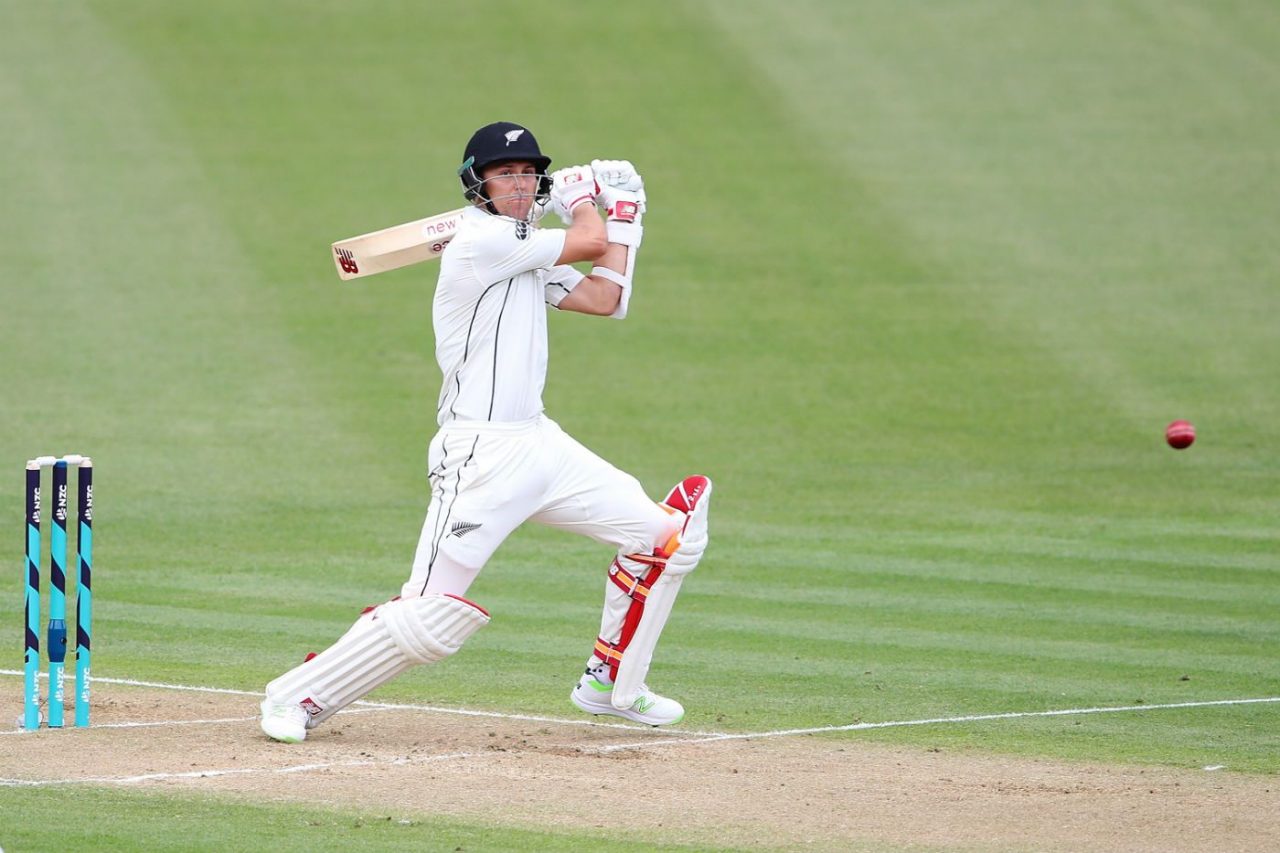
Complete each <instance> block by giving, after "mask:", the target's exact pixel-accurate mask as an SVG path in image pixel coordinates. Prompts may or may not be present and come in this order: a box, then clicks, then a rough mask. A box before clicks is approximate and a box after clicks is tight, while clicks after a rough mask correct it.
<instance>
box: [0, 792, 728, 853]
mask: <svg viewBox="0 0 1280 853" xmlns="http://www.w3.org/2000/svg"><path fill="white" fill-rule="evenodd" d="M2 796H3V798H4V800H3V802H4V803H5V804H6V805H7V806H9V807H11V808H12V809H13V810H14V813H21V814H22V816H23V818H22V820H21V821H18V822H16V823H14V824H9V823H8V822H6V824H5V826H4V827H3V828H0V844H3V845H4V847H5V849H6V850H15V851H32V853H35V851H58V850H67V849H72V850H94V851H102V853H111V851H121V853H129V851H135V850H152V851H167V850H172V851H179V850H181V851H193V853H194V851H239V850H243V851H257V850H274V851H280V853H288V851H298V853H309V851H313V850H352V849H368V848H374V849H378V850H391V851H395V850H406V851H408V850H413V851H447V853H459V851H466V853H507V851H511V850H528V851H535V853H542V851H548V853H559V851H563V852H564V853H578V851H583V853H590V851H593V850H599V849H600V844H601V839H600V835H599V831H598V830H595V829H581V830H560V831H556V830H532V829H528V830H524V829H511V828H494V827H491V826H485V825H483V824H479V823H469V822H465V821H458V820H447V819H442V818H440V817H424V816H422V815H417V814H412V815H410V814H406V813H402V812H399V811H397V810H395V809H387V810H383V811H369V810H363V811H361V810H354V809H318V808H306V807H299V806H289V805H282V804H278V803H266V804H248V803H245V802H242V801H240V802H237V801H233V800H230V799H228V798H226V797H222V798H204V797H201V798H197V797H192V796H175V795H173V794H162V795H157V794H150V793H146V794H144V793H140V792H137V791H120V790H111V789H96V788H77V789H76V790H75V791H74V792H71V791H68V790H62V791H60V792H59V793H51V792H50V791H49V790H47V789H46V790H39V789H29V788H28V789H20V790H17V791H6V792H5V793H4V794H3V795H2ZM630 841H631V843H634V844H636V845H639V846H642V847H644V848H645V849H652V850H675V851H680V850H684V851H695V850H696V851H700V852H701V851H706V853H721V851H724V853H727V851H731V850H734V849H738V848H732V847H721V846H706V845H702V844H699V845H692V844H685V843H682V842H681V841H680V840H679V839H676V838H662V837H659V836H654V835H650V836H648V837H635V836H633V837H632V838H631V839H630Z"/></svg>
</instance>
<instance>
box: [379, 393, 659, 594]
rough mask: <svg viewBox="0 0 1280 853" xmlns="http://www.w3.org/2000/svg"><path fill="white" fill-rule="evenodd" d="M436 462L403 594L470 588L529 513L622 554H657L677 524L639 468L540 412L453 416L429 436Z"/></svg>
mask: <svg viewBox="0 0 1280 853" xmlns="http://www.w3.org/2000/svg"><path fill="white" fill-rule="evenodd" d="M428 465H429V466H430V472H429V475H428V476H429V477H430V480H431V505H430V507H428V509H427V518H426V521H425V522H424V523H423V525H422V536H421V537H420V538H419V540H418V549H417V552H416V554H415V555H414V559H413V573H412V574H411V575H410V576H409V580H408V581H407V582H406V583H405V585H404V587H403V588H402V589H401V593H400V594H401V595H402V596H403V597H405V598H410V597H413V596H418V595H426V594H428V593H445V594H450V595H465V594H466V591H467V588H468V587H469V586H470V585H471V582H472V581H473V580H475V577H476V575H477V574H479V572H480V569H482V568H484V564H485V563H486V562H487V561H488V560H489V557H490V556H492V554H493V552H494V551H495V550H497V548H498V546H499V545H501V544H502V542H503V541H504V540H505V539H506V538H507V537H508V536H509V535H511V532H512V531H513V530H515V529H516V528H517V527H519V526H520V525H521V524H522V523H524V522H525V521H528V520H532V521H536V522H538V523H540V524H545V525H547V526H549V527H556V528H559V529H561V530H568V531H571V532H573V533H578V534H581V535H583V536H588V537H590V538H592V539H595V540H596V541H598V542H604V543H607V544H609V545H612V546H614V547H615V548H617V549H618V552H619V553H621V554H631V553H636V552H642V553H649V552H650V551H651V550H652V549H653V548H654V547H656V546H657V545H660V544H662V543H665V542H666V541H667V539H669V538H670V537H671V535H672V534H673V533H675V531H676V529H677V527H678V526H679V521H678V520H677V519H676V518H674V517H673V516H671V515H670V514H668V513H667V512H666V511H665V510H663V509H662V508H661V507H659V506H658V504H657V503H655V502H654V501H653V500H651V499H650V498H649V496H648V495H646V494H645V493H644V489H643V488H642V487H641V485H640V482H639V481H638V480H636V478H635V477H633V476H631V475H630V474H627V473H625V472H623V471H620V470H618V469H617V468H615V467H614V466H612V465H610V464H609V463H608V462H606V461H604V460H603V459H601V458H600V457H599V456H597V455H596V454H594V453H592V452H591V451H590V450H588V449H587V448H585V447H583V446H582V445H581V444H579V443H578V442H577V441H575V440H574V439H573V438H572V437H570V436H569V435H568V433H566V432H565V431H564V430H562V429H561V428H560V426H559V424H557V423H556V422H555V421H553V420H551V419H550V418H548V417H546V416H542V415H540V416H538V417H536V418H533V419H531V420H528V421H520V422H516V423H486V422H474V421H471V422H461V423H459V422H454V423H450V424H447V425H446V426H444V427H441V429H440V431H439V432H438V433H436V436H435V438H433V439H432V440H431V447H430V451H429V453H428Z"/></svg>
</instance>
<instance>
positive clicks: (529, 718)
mask: <svg viewBox="0 0 1280 853" xmlns="http://www.w3.org/2000/svg"><path fill="white" fill-rule="evenodd" d="M23 674H24V673H23V672H22V671H21V670H16V669H0V675H23ZM40 677H41V678H46V679H47V678H48V676H47V675H46V674H45V673H43V672H42V673H40ZM89 683H90V685H93V684H121V685H124V686H126V687H154V688H158V689H160V690H185V691H188V692H193V693H223V694H228V695H231V696H252V697H254V698H257V699H261V698H262V693H261V691H259V692H254V691H251V690H232V689H230V688H227V687H196V686H192V685H188V684H163V683H161V682H158V681H134V680H132V679H127V678H102V677H101V676H94V677H93V678H91V679H89ZM353 704H354V705H358V706H360V707H359V708H354V707H353V708H351V709H346V710H342V711H339V712H338V713H339V715H341V714H351V713H356V712H358V711H359V710H362V709H368V710H379V711H426V712H428V713H432V714H456V715H458V716H462V717H489V718H492V719H498V720H519V721H521V722H526V723H551V724H553V725H558V726H587V727H590V728H600V729H621V730H623V731H636V730H637V729H638V728H639V726H638V725H637V724H632V723H601V722H597V721H595V720H568V719H565V718H563V717H539V716H535V715H532V714H506V713H502V712H500V711H472V710H468V709H466V708H442V707H440V706H438V705H412V704H403V703H395V702H370V701H365V700H361V701H359V702H355V703H353ZM156 725H163V723H157V724H156ZM93 728H105V726H93ZM0 734H11V732H0ZM654 734H661V735H666V736H671V737H679V736H681V735H691V736H694V737H706V738H716V737H720V736H721V735H723V734H724V732H704V731H698V730H696V729H654Z"/></svg>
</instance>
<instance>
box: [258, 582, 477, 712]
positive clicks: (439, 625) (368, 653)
mask: <svg viewBox="0 0 1280 853" xmlns="http://www.w3.org/2000/svg"><path fill="white" fill-rule="evenodd" d="M488 622H489V614H488V613H486V612H485V611H484V610H482V609H481V608H479V607H478V606H476V605H474V604H472V603H471V602H470V601H467V600H466V599H464V598H458V597H457V596H453V595H425V596H422V597H419V598H397V599H395V600H393V601H388V602H387V603H386V604H383V605H381V606H379V607H376V608H374V609H373V610H370V611H369V612H367V613H364V614H363V615H361V617H360V618H359V619H357V620H356V623H355V624H354V625H352V626H351V628H350V630H348V631H347V633H345V634H343V635H342V637H341V638H339V640H338V641H337V642H336V643H334V644H333V645H332V646H330V647H329V648H327V649H325V650H324V651H323V652H321V653H320V654H318V655H316V656H315V657H313V658H311V659H310V660H308V661H306V662H305V663H303V664H302V665H301V666H297V667H294V668H293V669H291V670H290V671H288V672H286V673H285V674H284V675H282V676H280V677H279V678H277V679H276V680H275V681H273V682H271V683H270V684H268V685H267V696H268V697H269V698H270V699H271V701H272V702H277V703H280V704H289V703H294V702H297V703H300V704H301V705H302V706H303V707H304V708H306V709H307V713H309V714H310V715H311V717H312V725H314V724H315V723H320V722H323V721H325V720H327V719H328V718H329V717H331V716H333V715H334V714H335V713H337V712H338V711H339V710H341V709H343V708H345V707H346V706H348V705H350V704H351V703H352V702H354V701H356V700H357V699H359V698H360V697H361V696H364V695H365V694H366V693H368V692H369V691H370V690H373V689H374V688H375V687H378V686H379V685H382V684H385V683H386V682H388V681H390V680H391V679H393V678H395V677H396V676H397V675H399V674H400V673H402V672H404V671H405V670H406V669H408V668H409V667H411V666H414V665H415V664H422V663H435V662H436V661H440V660H443V659H445V658H447V657H449V655H451V654H453V653H454V652H456V651H457V650H458V649H460V648H461V647H462V644H463V643H464V642H466V640H467V638H468V637H470V636H471V635H472V634H474V633H475V632H476V631H478V630H480V629H481V628H483V627H484V626H485V625H487V624H488Z"/></svg>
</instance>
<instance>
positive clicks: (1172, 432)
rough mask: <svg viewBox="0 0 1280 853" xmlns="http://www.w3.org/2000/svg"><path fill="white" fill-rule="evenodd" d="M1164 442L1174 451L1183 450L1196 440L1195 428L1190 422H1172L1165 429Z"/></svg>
mask: <svg viewBox="0 0 1280 853" xmlns="http://www.w3.org/2000/svg"><path fill="white" fill-rule="evenodd" d="M1164 440H1165V441H1167V442H1169V446H1170V447H1172V448H1173V449H1174V450H1185V449H1186V448H1188V447H1190V446H1191V444H1192V442H1194V441H1195V440H1196V428H1195V427H1193V426H1192V425H1191V422H1190V421H1174V422H1173V423H1171V424H1169V425H1168V426H1167V427H1165V429H1164Z"/></svg>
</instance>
